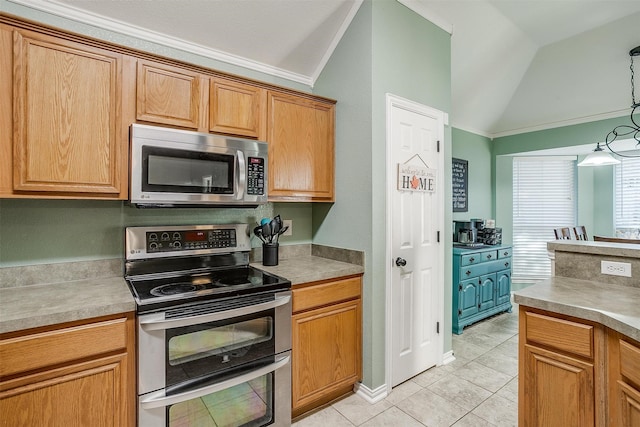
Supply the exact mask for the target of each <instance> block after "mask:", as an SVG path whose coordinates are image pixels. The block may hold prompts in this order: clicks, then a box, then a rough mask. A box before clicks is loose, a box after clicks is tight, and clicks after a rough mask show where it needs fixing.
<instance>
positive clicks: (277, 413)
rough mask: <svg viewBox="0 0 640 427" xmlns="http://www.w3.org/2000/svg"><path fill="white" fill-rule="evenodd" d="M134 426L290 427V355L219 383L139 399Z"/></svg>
mask: <svg viewBox="0 0 640 427" xmlns="http://www.w3.org/2000/svg"><path fill="white" fill-rule="evenodd" d="M138 425H139V427H159V426H166V427H178V426H179V427H187V426H191V427H193V426H198V427H223V426H224V427H240V426H256V427H257V426H277V427H280V426H290V425H291V352H290V351H286V352H284V353H281V354H278V355H276V356H274V357H273V358H271V360H270V363H267V364H258V365H257V366H253V367H252V368H251V370H248V371H247V372H242V373H239V374H238V375H236V376H233V377H230V378H224V379H221V380H219V381H207V380H206V379H205V380H203V381H201V382H200V384H199V385H197V386H195V387H193V388H188V387H175V388H174V390H165V389H163V390H158V391H155V392H151V393H147V394H144V395H142V396H139V398H138Z"/></svg>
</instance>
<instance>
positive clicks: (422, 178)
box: [398, 163, 436, 193]
mask: <svg viewBox="0 0 640 427" xmlns="http://www.w3.org/2000/svg"><path fill="white" fill-rule="evenodd" d="M398 190H404V191H419V192H427V193H433V192H435V191H436V170H435V169H430V168H426V167H422V166H416V165H408V164H406V163H399V164H398Z"/></svg>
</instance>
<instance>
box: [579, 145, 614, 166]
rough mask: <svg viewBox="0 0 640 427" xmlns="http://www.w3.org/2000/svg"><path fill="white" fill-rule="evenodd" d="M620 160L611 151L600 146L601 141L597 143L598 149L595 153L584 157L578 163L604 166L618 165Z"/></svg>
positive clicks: (580, 164)
mask: <svg viewBox="0 0 640 427" xmlns="http://www.w3.org/2000/svg"><path fill="white" fill-rule="evenodd" d="M618 163H620V160H618V159H615V158H614V157H613V156H612V155H611V154H610V153H607V152H606V151H604V150H603V149H602V148H601V147H600V143H598V144H597V145H596V149H595V150H593V153H591V154H589V155H588V156H587V157H585V158H584V160H583V161H581V162H580V163H578V166H604V165H617V164H618Z"/></svg>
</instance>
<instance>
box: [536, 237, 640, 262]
mask: <svg viewBox="0 0 640 427" xmlns="http://www.w3.org/2000/svg"><path fill="white" fill-rule="evenodd" d="M547 250H549V251H561V252H577V253H583V254H594V255H609V256H618V257H629V258H640V245H636V244H632V243H612V242H594V241H591V240H555V241H554V240H552V241H550V242H547Z"/></svg>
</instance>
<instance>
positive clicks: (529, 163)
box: [512, 157, 576, 283]
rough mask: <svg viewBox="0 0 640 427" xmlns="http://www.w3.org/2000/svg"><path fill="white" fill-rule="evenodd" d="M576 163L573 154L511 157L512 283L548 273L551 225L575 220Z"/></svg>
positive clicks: (529, 280)
mask: <svg viewBox="0 0 640 427" xmlns="http://www.w3.org/2000/svg"><path fill="white" fill-rule="evenodd" d="M575 163H576V162H575V157H515V158H514V159H513V272H512V281H513V282H520V283H528V282H534V281H538V280H541V279H545V278H547V277H550V276H551V261H550V260H549V256H548V254H547V242H548V241H550V240H553V239H555V237H554V234H553V229H554V228H558V227H572V226H573V225H575V221H576V176H575V175H576V167H575Z"/></svg>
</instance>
